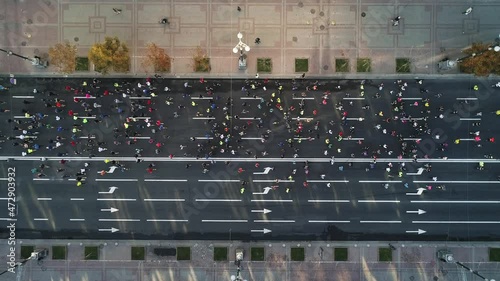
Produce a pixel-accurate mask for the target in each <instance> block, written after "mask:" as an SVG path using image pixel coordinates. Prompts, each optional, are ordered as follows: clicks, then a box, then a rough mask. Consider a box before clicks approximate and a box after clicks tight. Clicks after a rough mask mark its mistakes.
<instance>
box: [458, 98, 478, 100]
mask: <svg viewBox="0 0 500 281" xmlns="http://www.w3.org/2000/svg"><path fill="white" fill-rule="evenodd" d="M457 100H477V98H457Z"/></svg>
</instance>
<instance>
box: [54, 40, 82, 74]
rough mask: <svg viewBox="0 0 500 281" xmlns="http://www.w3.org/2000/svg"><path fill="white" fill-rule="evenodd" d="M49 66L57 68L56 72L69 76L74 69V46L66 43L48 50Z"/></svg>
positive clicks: (58, 44)
mask: <svg viewBox="0 0 500 281" xmlns="http://www.w3.org/2000/svg"><path fill="white" fill-rule="evenodd" d="M49 59H50V64H51V65H54V66H55V67H57V69H58V72H60V73H64V74H70V73H73V72H75V69H76V46H75V45H73V44H71V43H69V41H66V42H64V43H57V44H55V45H54V46H53V47H50V48H49Z"/></svg>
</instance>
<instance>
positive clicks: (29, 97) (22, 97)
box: [12, 96, 35, 99]
mask: <svg viewBox="0 0 500 281" xmlns="http://www.w3.org/2000/svg"><path fill="white" fill-rule="evenodd" d="M12 98H13V99H34V98H35V96H12Z"/></svg>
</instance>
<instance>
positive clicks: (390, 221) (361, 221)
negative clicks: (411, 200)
mask: <svg viewBox="0 0 500 281" xmlns="http://www.w3.org/2000/svg"><path fill="white" fill-rule="evenodd" d="M359 222H360V223H401V221H359Z"/></svg>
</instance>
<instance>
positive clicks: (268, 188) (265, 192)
mask: <svg viewBox="0 0 500 281" xmlns="http://www.w3.org/2000/svg"><path fill="white" fill-rule="evenodd" d="M271 189H272V188H270V187H269V186H266V187H264V191H263V192H254V193H253V194H268V193H269V190H271Z"/></svg>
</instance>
